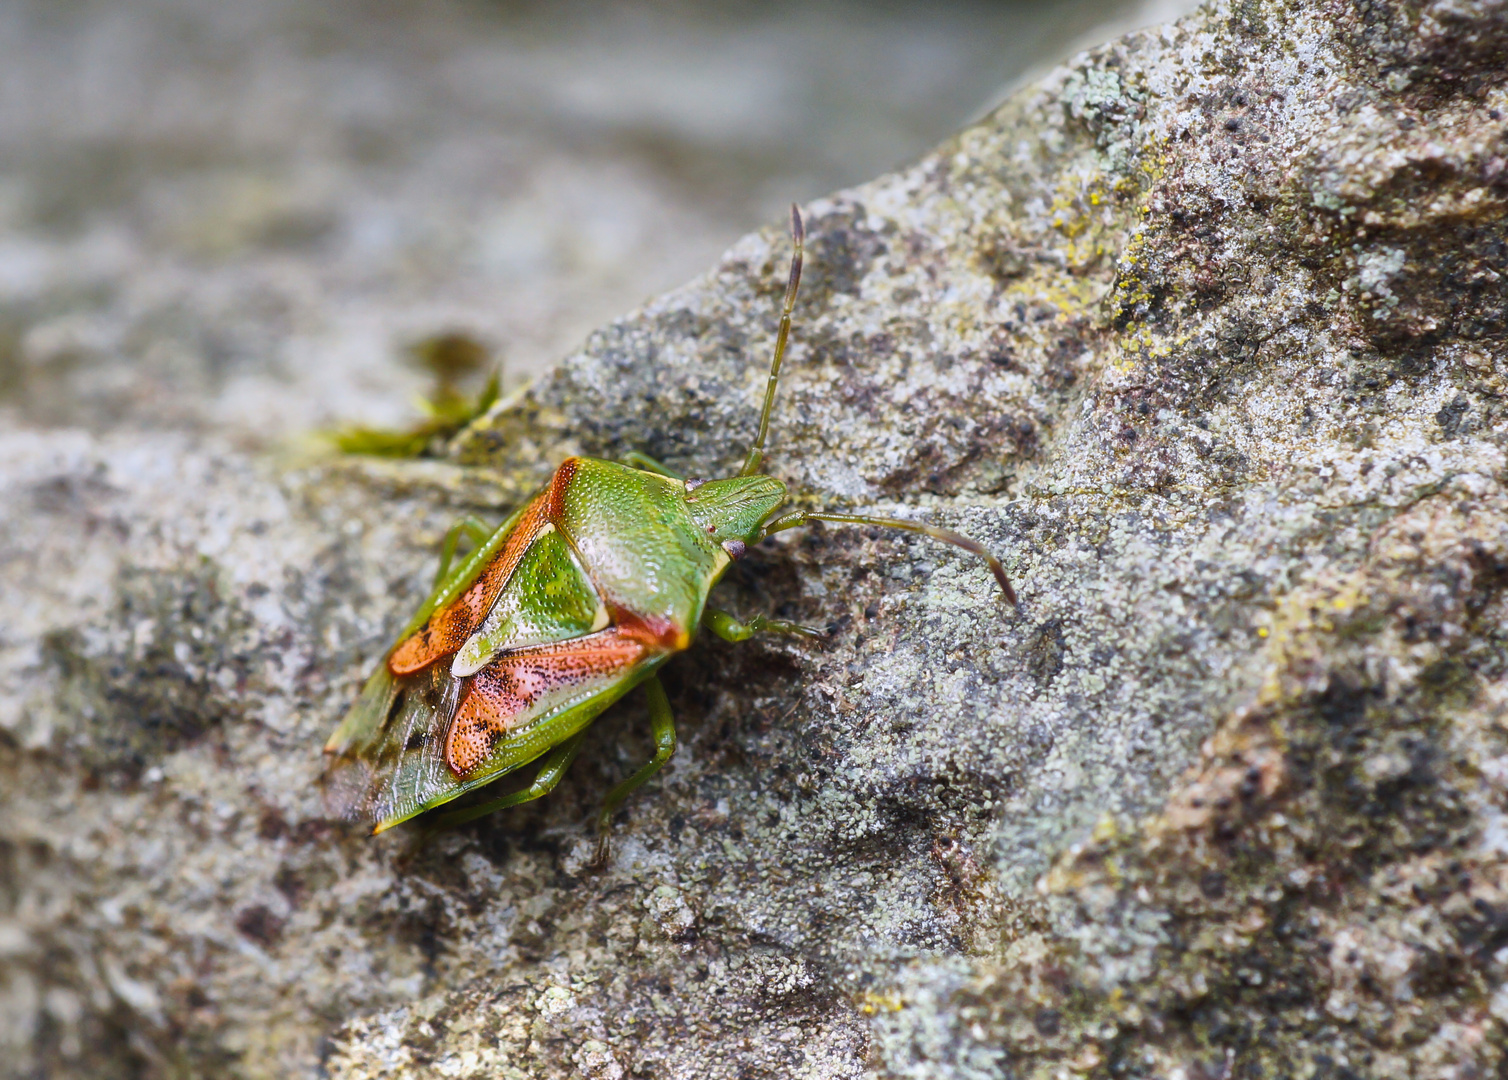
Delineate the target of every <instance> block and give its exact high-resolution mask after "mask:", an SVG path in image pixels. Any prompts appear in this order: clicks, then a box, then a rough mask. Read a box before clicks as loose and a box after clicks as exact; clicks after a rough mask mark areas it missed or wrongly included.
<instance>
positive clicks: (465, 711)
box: [445, 628, 646, 776]
mask: <svg viewBox="0 0 1508 1080" xmlns="http://www.w3.org/2000/svg"><path fill="white" fill-rule="evenodd" d="M645 654H646V650H645V648H644V646H643V645H642V644H640V643H639V642H637V641H635V640H633V639H632V638H628V637H624V636H623V635H621V634H619V633H618V631H617V629H616V628H609V629H607V630H601V631H598V632H597V633H595V634H588V635H586V636H585V637H579V638H572V639H571V640H570V641H559V642H552V643H551V644H549V645H537V646H534V647H532V648H528V649H520V650H518V651H517V652H511V653H505V654H504V655H502V656H499V657H498V658H497V659H495V660H493V661H492V662H491V663H490V664H488V665H487V666H486V667H484V668H482V670H481V671H478V672H477V673H476V676H475V677H474V678H473V679H472V682H471V686H470V688H469V689H468V690H467V691H466V696H465V697H464V698H463V699H462V701H461V706H460V708H459V709H457V710H456V716H455V720H454V721H452V723H451V725H450V733H449V735H447V736H446V739H445V763H446V764H447V765H449V766H450V770H451V771H452V772H453V773H455V774H456V775H457V776H464V775H466V774H467V773H469V772H470V771H471V770H472V769H475V768H476V767H477V766H478V765H480V764H481V763H482V762H483V761H484V760H486V757H487V755H488V754H489V753H490V752H491V751H492V747H493V746H494V745H495V744H496V743H497V741H498V740H499V739H501V738H503V737H504V736H505V735H507V733H508V731H509V729H510V728H511V727H513V726H514V724H515V723H516V722H518V721H519V720H520V719H522V718H523V717H525V716H527V715H528V713H529V710H530V708H531V706H533V704H534V703H535V702H536V701H538V700H539V698H540V697H541V696H542V695H544V694H547V693H549V692H551V691H554V690H562V689H567V688H569V687H571V686H574V685H577V684H580V683H584V682H587V681H589V680H591V679H598V678H604V677H608V676H612V675H616V674H618V673H619V672H623V671H626V670H627V669H628V668H630V667H632V666H633V665H634V664H635V663H636V662H637V661H639V660H640V659H642V658H643V657H644V656H645Z"/></svg>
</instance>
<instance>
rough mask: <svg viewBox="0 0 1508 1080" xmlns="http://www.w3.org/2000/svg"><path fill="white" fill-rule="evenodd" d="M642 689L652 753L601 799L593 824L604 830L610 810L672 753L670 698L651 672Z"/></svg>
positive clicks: (673, 731)
mask: <svg viewBox="0 0 1508 1080" xmlns="http://www.w3.org/2000/svg"><path fill="white" fill-rule="evenodd" d="M644 690H645V693H646V694H647V695H648V697H649V725H650V728H651V730H652V731H653V732H654V739H655V756H654V757H652V758H650V759H649V761H648V762H646V763H645V764H643V765H641V766H640V767H639V768H638V769H635V770H634V772H633V775H631V776H630V777H629V778H628V779H627V780H624V781H623V782H622V783H620V784H619V785H618V786H617V787H615V788H613V790H611V791H609V792H608V793H607V798H606V799H604V800H602V813H601V814H599V815H598V816H597V828H598V830H599V831H600V832H603V833H605V832H606V831H607V827H608V824H609V823H610V822H611V821H612V819H613V814H614V813H615V812H616V811H617V809H618V807H619V806H621V805H622V803H623V800H624V799H626V798H628V796H629V795H630V794H631V793H632V792H633V790H634V789H635V788H637V787H640V786H642V785H643V784H644V783H645V781H647V780H649V778H650V777H652V776H654V774H655V773H657V772H659V771H660V769H661V768H662V767H663V766H664V764H665V763H666V762H667V761H669V760H670V756H671V755H672V754H674V753H675V715H674V714H673V713H672V712H671V711H670V699H669V698H667V697H666V696H665V687H664V686H662V685H660V680H659V678H658V677H657V676H654V675H651V676H650V677H649V678H647V679H645V680H644Z"/></svg>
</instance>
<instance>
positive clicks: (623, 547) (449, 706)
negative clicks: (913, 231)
mask: <svg viewBox="0 0 1508 1080" xmlns="http://www.w3.org/2000/svg"><path fill="white" fill-rule="evenodd" d="M791 236H792V239H793V242H794V248H795V251H794V254H793V255H792V258H791V272H790V279H789V281H788V282H787V285H786V290H785V302H784V305H783V307H782V308H781V313H780V329H779V331H778V332H777V333H776V337H775V355H774V359H773V360H772V362H771V363H770V376H769V380H768V381H767V383H766V384H765V393H764V405H763V407H762V408H761V409H760V413H759V432H758V434H757V435H756V436H755V438H754V442H753V445H751V446H750V447H749V451H748V454H747V455H746V456H745V458H744V464H743V468H742V469H740V470H739V472H738V475H737V476H731V477H728V478H727V479H724V480H709V481H702V480H695V479H685V478H683V477H681V476H679V475H677V474H676V473H674V472H672V471H671V470H670V469H668V468H666V467H665V466H663V465H661V464H660V463H659V462H657V461H654V460H653V459H652V458H649V457H647V456H645V455H643V454H639V453H637V452H635V453H630V454H629V455H627V456H626V458H625V460H624V461H623V462H615V461H603V460H600V459H597V458H586V457H573V458H568V459H567V460H566V461H564V462H563V463H562V464H561V465H560V467H559V468H558V469H557V470H556V471H555V474H554V476H553V477H552V478H551V479H550V482H549V483H548V484H546V485H545V487H544V490H542V491H540V492H539V493H538V494H537V495H535V496H534V497H533V498H532V499H531V500H530V501H529V502H528V503H527V504H526V505H524V506H523V507H521V508H519V509H518V510H516V511H515V512H514V513H513V514H512V515H511V516H510V517H509V518H508V519H507V520H506V521H504V522H503V523H502V524H501V525H500V526H498V527H497V528H495V529H492V528H488V527H487V526H486V525H485V524H484V523H483V522H481V521H480V520H478V519H476V518H474V517H466V518H463V519H461V520H460V521H458V522H457V523H456V524H455V525H454V526H453V527H452V528H451V530H450V531H449V532H448V533H447V534H446V537H445V541H444V544H443V546H442V549H441V554H440V568H439V571H438V572H437V574H436V575H435V584H434V589H433V591H432V592H431V593H430V595H429V598H428V599H427V600H425V602H424V603H423V605H421V606H420V608H419V610H418V612H417V613H416V614H415V615H414V617H413V619H412V620H411V621H410V622H409V625H408V626H407V627H406V628H405V629H404V631H403V633H402V634H401V635H400V636H399V638H398V643H397V644H396V645H394V646H393V647H392V648H391V649H390V650H389V651H388V652H387V654H386V655H385V656H384V657H383V660H382V663H381V664H379V665H378V666H377V670H376V671H375V672H373V673H372V675H371V677H370V678H368V679H367V682H366V686H365V687H364V689H363V690H362V692H361V696H360V698H359V699H358V700H357V701H356V703H355V704H354V705H352V707H351V708H350V710H349V711H348V712H347V713H346V716H345V719H344V720H343V721H342V722H341V724H340V727H339V728H337V729H336V731H335V733H334V734H333V735H331V736H330V740H329V742H327V743H326V744H325V752H326V754H328V755H330V760H329V764H328V768H327V770H326V777H325V787H326V793H327V797H328V798H329V800H330V802H331V803H332V804H333V808H334V809H335V810H336V811H337V812H339V813H341V814H344V815H346V816H349V817H353V818H361V819H365V820H368V821H370V822H371V823H372V824H373V826H374V831H375V832H382V831H383V830H384V829H388V828H391V827H392V826H394V825H396V824H398V823H399V822H401V821H405V820H407V819H408V818H411V817H413V816H415V815H416V814H421V813H423V812H424V811H426V810H431V809H434V808H435V807H438V806H442V805H444V804H445V803H448V802H450V801H451V800H452V799H454V798H456V797H457V796H459V795H462V794H464V793H466V792H468V791H472V790H474V789H476V788H479V787H482V786H483V785H485V784H490V783H492V782H493V781H494V780H497V779H498V778H499V777H502V776H505V775H507V774H508V773H511V772H513V771H514V770H516V769H519V768H521V767H523V766H525V765H528V764H530V763H536V764H537V767H538V768H537V772H536V774H535V777H534V782H533V783H532V784H530V785H529V786H528V787H526V788H524V789H522V790H520V791H515V792H512V793H510V794H507V795H504V796H502V797H500V798H497V799H493V800H492V801H490V802H486V803H483V804H480V805H477V806H470V807H467V808H465V809H462V810H454V811H451V812H450V813H447V814H444V815H441V816H440V817H439V818H438V819H437V822H436V824H437V826H439V827H443V826H447V825H452V824H459V823H460V822H463V821H469V820H471V819H473V818H476V817H480V816H481V815H483V814H488V813H491V812H493V811H495V810H501V809H503V808H504V807H508V806H516V805H518V804H519V803H523V802H527V801H529V800H530V799H537V798H539V797H540V796H541V795H544V794H545V793H547V792H548V791H549V790H550V789H551V788H553V787H554V786H555V784H556V783H558V782H559V780H560V778H561V776H562V775H563V774H564V772H565V770H566V768H567V767H568V766H569V765H570V763H571V759H572V758H574V757H575V755H576V751H577V749H578V748H579V747H580V745H581V739H582V736H583V734H584V732H585V730H586V728H587V727H588V725H590V724H591V722H592V721H593V720H594V719H596V717H597V716H598V715H599V714H600V713H601V712H602V711H603V710H604V709H606V708H607V707H608V706H609V705H611V704H612V703H613V702H615V701H617V700H618V699H619V698H621V697H622V696H623V695H624V694H626V693H628V691H629V690H631V689H633V688H634V687H635V686H639V685H641V684H642V685H643V686H644V688H645V691H646V692H647V694H648V699H649V718H650V725H651V727H652V729H653V732H654V743H655V753H654V757H653V758H652V759H651V760H650V761H648V762H647V763H646V764H645V765H644V766H642V767H641V768H640V769H638V770H637V771H635V772H634V773H633V774H632V775H631V776H629V777H628V778H627V779H625V780H624V781H623V782H622V783H620V784H618V785H617V786H616V787H614V788H613V789H612V790H611V791H610V792H609V793H608V795H607V798H606V800H605V801H604V804H603V807H602V813H601V816H600V818H599V823H600V824H601V825H602V827H604V828H605V827H606V825H607V823H608V821H609V820H610V818H611V816H612V814H613V811H614V810H615V809H616V808H617V807H618V805H619V804H620V803H621V802H622V801H623V799H624V798H625V797H626V796H627V795H628V794H629V792H631V791H633V790H634V789H635V788H637V787H638V786H639V785H641V784H643V783H644V782H645V781H646V780H648V779H649V778H650V777H651V776H653V775H654V774H655V773H656V772H658V771H659V769H660V767H661V766H663V765H664V764H665V762H666V761H668V760H669V759H670V756H671V754H673V753H674V752H675V743H676V736H675V721H674V718H673V717H672V716H671V712H670V704H669V702H668V700H667V699H666V697H665V690H664V688H663V687H662V686H661V685H660V680H659V679H658V677H657V676H656V674H655V673H656V671H657V670H658V669H659V667H660V665H661V664H663V663H665V661H666V660H668V659H670V657H672V656H674V655H675V654H676V653H678V652H680V651H681V650H683V649H685V648H686V647H687V646H688V645H690V644H691V639H692V637H693V635H694V634H695V633H696V631H697V628H698V627H700V626H703V625H705V626H707V627H708V628H709V629H711V631H712V632H713V633H715V634H717V635H718V636H719V637H722V638H725V639H727V640H729V641H745V640H747V639H749V638H750V637H752V636H753V635H755V634H758V633H762V632H764V633H788V634H807V635H817V634H819V633H820V631H817V630H814V629H811V628H809V627H805V626H801V625H799V624H796V623H792V622H786V621H784V620H781V619H769V618H765V617H764V616H763V615H755V616H753V617H752V618H749V619H747V620H740V619H737V618H735V617H734V616H732V615H730V614H729V613H728V612H726V611H723V610H720V609H719V608H716V607H713V606H710V605H709V604H708V603H707V598H708V594H709V593H710V592H711V590H712V587H713V586H714V585H716V584H717V582H718V579H720V578H721V577H722V575H723V572H724V571H725V570H727V568H728V566H729V565H730V564H731V563H732V561H733V560H735V559H738V558H741V557H743V555H744V552H745V551H746V550H747V549H748V547H749V545H751V544H757V543H759V541H761V540H763V539H764V538H765V537H767V536H769V535H770V534H771V533H775V532H779V531H781V530H783V529H791V528H795V527H796V526H798V525H804V524H806V523H807V522H810V521H829V522H838V523H841V524H851V525H870V526H880V527H883V528H889V529H903V530H905V531H907V532H913V533H921V534H923V535H925V536H930V537H932V538H933V539H935V540H941V541H943V542H945V543H948V544H953V545H954V546H956V547H960V548H963V549H964V550H965V551H969V552H972V553H973V554H975V555H978V556H980V557H981V558H983V559H984V560H985V562H986V563H988V565H989V568H990V570H991V572H993V573H994V575H995V580H996V581H997V582H998V583H999V585H1000V589H1001V591H1002V592H1004V594H1005V598H1006V599H1007V600H1008V601H1009V602H1010V603H1012V604H1015V602H1016V595H1015V592H1014V591H1013V590H1012V589H1011V583H1010V580H1009V579H1008V578H1007V577H1006V574H1005V568H1004V567H1003V566H1002V565H1001V564H1000V560H999V559H997V558H995V556H994V555H992V554H990V553H989V552H988V551H986V550H985V549H984V548H983V547H982V546H981V545H980V544H979V543H978V542H976V541H974V540H971V539H969V538H968V537H966V536H961V535H959V534H958V533H955V532H950V531H949V530H947V529H939V528H936V527H935V526H932V525H926V524H922V523H920V522H915V521H902V520H896V519H893V518H883V517H871V516H868V515H863V514H830V513H815V512H811V511H805V510H791V511H788V512H786V513H784V514H781V513H780V509H781V506H782V504H784V503H785V501H786V495H787V492H786V486H785V484H784V483H782V482H781V481H780V480H777V479H775V478H774V477H772V476H765V475H762V474H761V473H760V472H759V468H760V465H761V463H762V462H763V461H764V456H765V440H766V438H767V436H768V435H769V430H770V411H771V408H772V407H773V406H774V403H775V390H776V386H777V384H778V382H779V378H780V363H781V360H782V359H783V358H784V356H785V348H786V342H787V340H788V338H789V337H790V332H791V311H792V310H793V309H794V307H795V305H796V293H797V289H798V287H799V285H800V282H801V254H802V242H803V230H802V223H801V214H800V212H799V211H798V210H797V209H796V207H795V206H792V207H791ZM463 538H466V539H469V540H470V541H471V542H472V543H473V544H474V545H475V547H474V549H473V550H472V551H471V553H470V554H469V555H467V556H465V557H464V558H462V559H460V560H459V561H457V559H456V551H457V547H458V545H459V544H460V542H461V540H462V539H463Z"/></svg>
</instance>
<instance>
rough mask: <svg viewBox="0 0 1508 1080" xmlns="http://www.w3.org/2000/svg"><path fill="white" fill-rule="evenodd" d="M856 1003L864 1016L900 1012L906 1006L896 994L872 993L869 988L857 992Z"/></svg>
mask: <svg viewBox="0 0 1508 1080" xmlns="http://www.w3.org/2000/svg"><path fill="white" fill-rule="evenodd" d="M856 1004H857V1005H858V1007H859V1011H860V1012H861V1013H863V1014H864V1015H865V1016H874V1015H876V1014H877V1013H886V1012H891V1013H894V1012H900V1011H901V1010H902V1009H904V1008H905V1007H906V1003H905V1001H903V1000H902V999H901V998H900V997H899V996H898V995H895V994H884V993H874V992H873V991H870V990H865V991H864V992H863V993H861V994H859V996H858V998H857V999H856Z"/></svg>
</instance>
